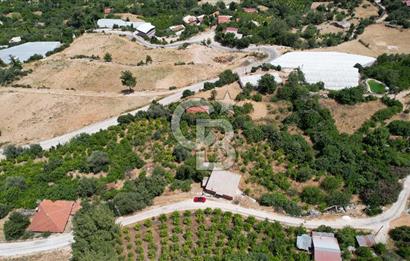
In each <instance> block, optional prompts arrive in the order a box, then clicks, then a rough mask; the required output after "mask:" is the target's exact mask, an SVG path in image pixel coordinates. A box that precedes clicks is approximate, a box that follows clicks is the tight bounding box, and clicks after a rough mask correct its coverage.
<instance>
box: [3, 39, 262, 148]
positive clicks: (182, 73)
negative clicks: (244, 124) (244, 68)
mask: <svg viewBox="0 0 410 261" xmlns="http://www.w3.org/2000/svg"><path fill="white" fill-rule="evenodd" d="M107 52H108V53H110V54H111V55H112V58H113V60H112V62H108V63H107V62H104V60H103V57H104V54H105V53H107ZM78 55H85V56H91V55H94V56H99V57H100V59H99V60H93V59H89V58H81V59H72V58H73V57H75V56H78ZM147 55H149V56H151V57H152V60H153V62H152V63H151V64H148V65H143V66H137V64H138V63H139V62H140V61H145V59H146V57H147ZM246 55H247V54H246V53H231V52H225V51H219V50H215V49H211V48H208V47H204V46H199V45H192V46H189V47H188V48H187V49H185V50H178V49H148V48H145V47H143V46H140V45H138V44H137V43H135V42H132V41H130V40H129V39H128V38H125V37H120V36H117V35H108V34H85V35H83V36H81V37H79V38H77V39H76V40H75V41H74V42H73V43H72V44H71V45H70V47H68V48H67V49H65V50H64V51H62V52H60V53H57V54H54V55H52V56H50V57H47V58H46V59H43V60H41V61H37V62H33V63H29V64H26V65H24V66H25V69H32V70H33V72H32V73H31V74H29V75H28V76H26V77H24V78H22V79H21V80H19V81H17V82H15V83H13V84H20V85H26V86H29V87H31V88H2V89H1V90H0V112H1V116H0V121H1V122H2V123H3V124H2V125H1V126H0V131H1V135H0V144H7V143H14V144H27V143H32V142H38V141H41V140H44V139H49V138H52V137H55V136H58V135H62V134H64V133H67V132H69V131H73V130H76V129H79V128H81V127H83V126H86V125H89V124H91V123H94V122H97V121H101V120H104V119H107V118H110V117H114V116H117V115H119V114H121V113H123V112H126V111H129V110H132V109H136V108H138V107H141V106H143V105H146V104H148V103H149V102H151V101H152V100H153V99H158V98H160V97H163V96H164V95H167V94H169V93H170V91H169V90H168V89H169V87H171V86H176V87H177V88H179V87H185V86H187V85H189V84H192V83H196V82H199V81H201V80H206V79H210V78H215V77H216V76H217V75H218V74H219V73H220V72H222V71H223V70H225V69H228V68H229V69H232V68H234V67H237V66H240V65H241V64H243V63H244V62H246V61H249V60H250V59H256V58H254V57H252V56H246ZM218 60H224V61H225V62H224V63H218V62H217V61H218ZM227 60H228V61H227ZM176 62H184V63H186V64H185V65H175V63H176ZM188 63H193V64H188ZM124 70H130V71H131V72H132V73H133V74H134V76H135V77H136V78H137V85H136V87H135V90H136V92H135V93H134V94H132V95H127V96H124V95H122V94H121V90H123V89H124V88H123V86H122V84H121V81H120V75H121V71H124ZM10 108H13V110H10Z"/></svg>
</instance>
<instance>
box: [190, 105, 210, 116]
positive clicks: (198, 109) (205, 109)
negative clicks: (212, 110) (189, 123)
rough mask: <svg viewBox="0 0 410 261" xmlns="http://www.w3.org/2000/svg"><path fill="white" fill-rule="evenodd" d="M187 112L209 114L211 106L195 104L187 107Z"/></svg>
mask: <svg viewBox="0 0 410 261" xmlns="http://www.w3.org/2000/svg"><path fill="white" fill-rule="evenodd" d="M186 112H187V113H201V112H203V113H208V114H209V106H193V107H189V108H188V109H186Z"/></svg>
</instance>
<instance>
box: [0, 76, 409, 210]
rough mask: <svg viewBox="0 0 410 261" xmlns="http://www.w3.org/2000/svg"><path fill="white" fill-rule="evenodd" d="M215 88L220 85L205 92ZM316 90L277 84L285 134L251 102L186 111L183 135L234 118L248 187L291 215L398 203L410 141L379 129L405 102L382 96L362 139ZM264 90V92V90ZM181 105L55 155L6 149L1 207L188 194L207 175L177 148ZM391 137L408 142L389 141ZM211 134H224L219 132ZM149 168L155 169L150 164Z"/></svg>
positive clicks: (121, 202)
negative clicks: (340, 127) (255, 115)
mask: <svg viewBox="0 0 410 261" xmlns="http://www.w3.org/2000/svg"><path fill="white" fill-rule="evenodd" d="M236 79H237V77H236V76H235V74H233V73H232V72H229V71H227V72H224V73H222V74H221V79H220V80H219V81H217V83H218V82H219V83H222V85H223V84H226V83H230V82H232V81H235V80H236ZM264 82H265V81H262V82H261V84H265V83H264ZM268 82H269V81H268ZM216 86H219V85H218V84H214V85H212V86H211V85H209V86H208V88H209V89H212V88H217V87H216ZM315 88H316V87H315V86H314V85H309V84H306V83H305V82H304V79H303V75H301V74H300V73H293V74H292V75H291V76H290V80H289V82H288V83H287V84H285V85H284V86H279V87H278V92H277V94H276V95H275V96H276V97H274V99H280V100H286V101H288V102H289V104H291V107H290V110H291V114H290V116H288V117H287V118H286V119H285V120H284V121H283V122H282V123H281V127H280V128H279V126H276V125H275V124H272V123H263V124H260V123H256V122H254V121H252V119H251V118H250V116H249V115H248V114H249V113H250V112H251V111H252V110H253V108H252V105H250V104H244V106H242V107H239V106H234V108H233V111H234V114H233V115H232V114H229V113H227V112H225V111H224V110H223V107H222V106H221V105H220V104H219V103H218V102H211V104H212V106H213V107H214V108H215V110H214V112H212V113H211V114H210V115H207V114H204V113H199V114H186V115H185V116H184V117H183V118H182V123H181V126H182V132H183V133H184V134H185V136H187V137H189V138H191V139H192V138H194V137H195V133H196V130H195V129H196V128H195V120H196V119H197V118H211V119H219V118H224V119H228V120H229V121H230V122H231V123H232V125H233V128H234V130H235V133H236V134H235V139H234V140H233V143H232V145H233V146H234V147H235V149H236V151H237V153H238V157H237V160H236V163H235V164H236V166H237V167H238V168H239V169H240V172H241V173H242V174H243V175H247V176H249V180H248V181H247V182H251V183H256V184H259V185H261V186H263V187H265V188H266V191H268V193H267V194H264V195H260V198H257V199H258V200H259V201H260V202H261V203H262V204H265V205H270V206H272V207H274V208H275V209H277V210H280V211H285V212H287V213H288V214H291V215H303V214H304V213H305V209H307V208H308V207H309V206H315V207H318V208H319V209H324V208H325V207H327V206H333V205H339V206H345V205H346V204H348V203H349V201H350V196H351V195H352V194H357V195H360V198H361V199H362V201H363V202H364V203H365V204H366V205H368V206H370V208H369V212H368V213H369V214H374V213H378V212H379V211H380V206H383V205H386V204H391V203H392V202H394V201H395V200H396V198H397V195H398V193H399V191H400V184H399V183H398V180H399V179H400V178H402V177H404V173H406V170H408V167H409V166H410V158H409V153H408V151H407V149H408V147H409V142H410V141H409V140H408V139H406V138H405V136H406V135H407V134H405V133H406V131H405V129H403V128H406V127H405V126H404V125H403V126H401V125H400V126H394V125H392V126H391V127H390V128H389V129H388V128H385V127H383V126H380V124H382V123H383V122H384V121H385V120H386V119H388V118H390V117H392V116H393V115H394V114H395V113H398V112H400V111H401V110H402V105H401V103H400V102H398V101H395V100H390V99H387V98H384V99H383V102H384V103H385V104H386V105H387V106H388V107H387V108H386V109H383V110H381V111H379V112H377V113H376V114H375V115H374V116H373V118H372V120H371V121H368V122H366V123H365V125H364V126H363V127H362V128H361V129H360V130H359V131H358V132H357V133H355V134H353V135H351V136H349V135H345V134H343V135H341V134H339V132H338V131H337V129H336V127H335V124H334V120H333V118H332V117H331V114H330V112H329V111H328V110H327V109H324V108H323V107H321V106H320V104H319V103H318V99H317V98H316V97H315V96H311V95H310V94H309V90H311V89H315ZM268 89H269V88H268ZM258 90H260V91H262V93H261V94H263V93H264V89H263V88H258ZM268 95H271V96H272V94H268ZM263 96H265V95H264V94H263ZM199 103H202V102H199ZM176 106H177V104H172V105H170V106H168V107H163V106H161V105H159V104H156V103H153V104H151V106H150V108H149V110H148V111H147V112H139V113H138V114H137V115H135V116H133V115H126V116H122V117H120V118H119V119H118V121H119V123H120V125H119V126H114V127H110V128H109V129H108V130H105V131H100V132H99V133H96V134H93V135H87V134H82V135H80V136H79V137H77V138H75V139H73V140H72V141H71V142H70V143H68V144H66V145H63V146H59V147H57V148H54V149H51V150H50V151H42V150H41V148H39V147H38V146H32V147H30V148H29V149H21V148H18V147H13V146H9V147H7V148H6V150H5V154H6V155H7V160H6V161H2V162H0V171H1V172H2V173H3V175H1V176H0V181H1V183H2V184H4V185H3V189H2V190H1V192H0V203H3V204H6V205H9V206H10V207H11V208H18V207H26V208H34V207H35V205H36V201H37V199H42V198H49V199H70V200H74V199H77V198H79V197H83V198H89V197H97V198H102V199H104V200H106V201H109V202H110V203H109V205H110V206H111V207H112V209H113V210H114V212H115V214H116V215H124V214H128V213H132V212H134V211H136V210H140V209H143V208H144V207H146V206H148V205H150V204H151V203H152V199H153V198H154V197H155V196H158V195H160V194H162V193H163V191H164V189H166V188H174V189H178V188H184V189H186V187H187V185H188V187H189V184H190V183H191V182H192V181H194V182H199V181H201V180H202V178H203V177H204V176H208V175H209V172H208V171H198V170H197V169H196V167H195V155H194V154H193V153H192V152H191V151H189V150H188V151H187V150H185V149H184V148H181V147H180V146H177V145H178V143H177V141H176V140H175V137H174V136H173V134H172V132H171V128H170V117H171V114H172V112H173V111H174V109H175V108H176ZM292 126H297V127H298V128H299V129H300V130H301V131H302V132H303V134H304V135H305V137H303V136H302V135H300V134H290V133H289V132H288V131H287V129H288V128H291V127H292ZM389 130H391V131H392V133H394V134H395V135H397V134H398V135H403V136H404V137H403V138H401V137H400V136H399V137H398V138H396V139H394V140H392V139H390V138H389V137H390V131H389ZM212 132H213V135H216V136H218V135H220V134H219V132H218V131H217V130H212ZM306 136H307V137H309V139H310V141H311V143H308V142H307V141H306ZM208 157H209V159H210V160H212V161H215V160H218V159H219V160H223V157H222V156H221V155H219V154H216V153H211V154H210V155H209V156H208ZM272 162H279V163H284V164H285V165H286V166H287V167H286V169H285V171H279V172H278V171H274V169H273V168H272ZM147 163H149V165H151V166H152V165H153V166H154V168H152V167H149V168H146V167H144V166H145V165H146V164H147ZM321 178H324V179H323V180H322V179H321ZM312 179H313V180H321V182H320V187H312V188H309V187H306V188H305V189H303V191H300V192H298V191H296V190H295V188H294V187H293V185H292V181H296V182H299V183H301V184H303V183H304V182H307V181H309V180H312ZM118 180H125V184H124V186H123V187H122V188H121V189H118V190H109V189H108V188H107V187H106V184H107V183H111V182H115V181H118ZM245 192H246V193H249V192H251V191H245Z"/></svg>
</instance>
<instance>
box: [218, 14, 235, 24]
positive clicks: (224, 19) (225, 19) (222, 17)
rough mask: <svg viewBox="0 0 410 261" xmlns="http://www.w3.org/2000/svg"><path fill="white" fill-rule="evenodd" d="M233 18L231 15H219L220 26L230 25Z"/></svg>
mask: <svg viewBox="0 0 410 261" xmlns="http://www.w3.org/2000/svg"><path fill="white" fill-rule="evenodd" d="M231 18H232V16H230V15H219V16H218V24H224V23H229V22H230V21H231Z"/></svg>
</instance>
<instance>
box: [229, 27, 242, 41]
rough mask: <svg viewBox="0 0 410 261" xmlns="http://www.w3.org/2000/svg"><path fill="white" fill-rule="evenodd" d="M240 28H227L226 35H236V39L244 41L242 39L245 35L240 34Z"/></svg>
mask: <svg viewBox="0 0 410 261" xmlns="http://www.w3.org/2000/svg"><path fill="white" fill-rule="evenodd" d="M238 30H239V29H238V28H236V27H227V28H225V30H224V33H226V34H227V33H231V34H234V35H235V38H237V39H242V37H243V34H240V33H238Z"/></svg>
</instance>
